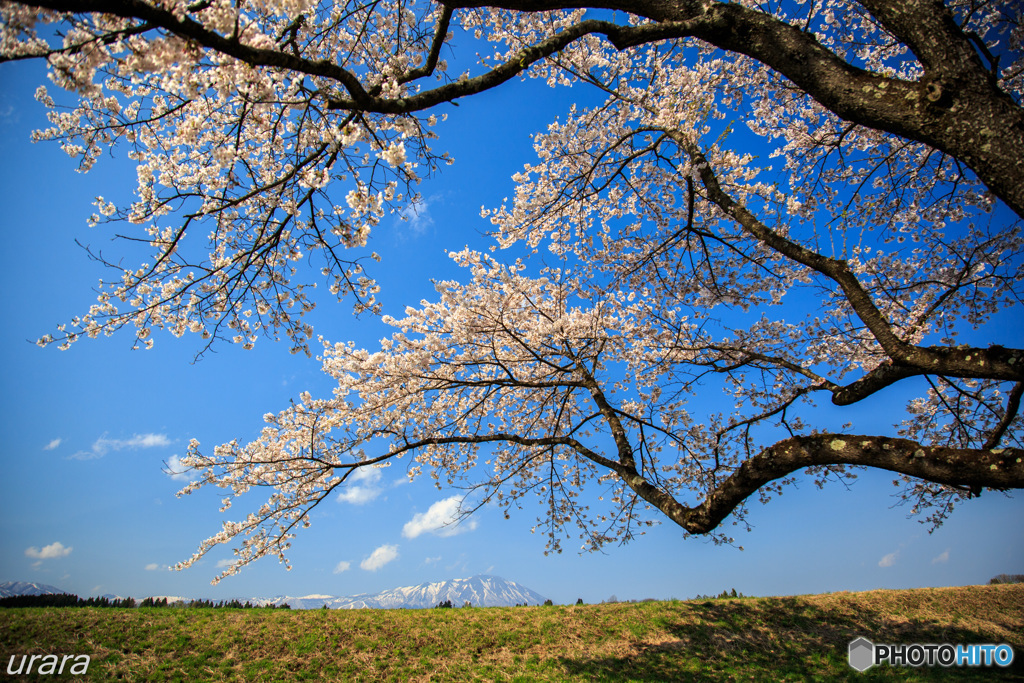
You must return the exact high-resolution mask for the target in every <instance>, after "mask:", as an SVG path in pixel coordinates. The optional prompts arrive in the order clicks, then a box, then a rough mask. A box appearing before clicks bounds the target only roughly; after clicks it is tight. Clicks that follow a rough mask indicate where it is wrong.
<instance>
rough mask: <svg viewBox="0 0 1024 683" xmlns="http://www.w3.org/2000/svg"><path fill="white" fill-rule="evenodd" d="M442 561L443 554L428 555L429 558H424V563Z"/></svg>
mask: <svg viewBox="0 0 1024 683" xmlns="http://www.w3.org/2000/svg"><path fill="white" fill-rule="evenodd" d="M440 561H441V556H440V555H438V556H437V557H428V558H426V559H424V560H423V564H437V563H438V562H440Z"/></svg>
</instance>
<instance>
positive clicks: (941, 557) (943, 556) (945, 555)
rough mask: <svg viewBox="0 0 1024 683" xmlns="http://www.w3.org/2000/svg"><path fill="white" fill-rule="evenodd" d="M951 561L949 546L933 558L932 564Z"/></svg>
mask: <svg viewBox="0 0 1024 683" xmlns="http://www.w3.org/2000/svg"><path fill="white" fill-rule="evenodd" d="M946 562H949V548H946V549H945V550H943V551H942V552H941V553H939V554H938V555H937V556H935V557H933V558H932V564H945V563H946Z"/></svg>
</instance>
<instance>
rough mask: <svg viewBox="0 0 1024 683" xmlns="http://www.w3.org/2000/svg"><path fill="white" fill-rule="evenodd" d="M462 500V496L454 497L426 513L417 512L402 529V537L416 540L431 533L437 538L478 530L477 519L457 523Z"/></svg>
mask: <svg viewBox="0 0 1024 683" xmlns="http://www.w3.org/2000/svg"><path fill="white" fill-rule="evenodd" d="M461 500H462V498H461V496H452V497H451V498H445V499H444V500H439V501H437V502H436V503H434V504H433V505H431V506H430V509H428V510H427V511H426V512H417V513H416V514H415V515H413V518H412V519H411V520H410V521H408V522H406V524H405V526H404V527H402V535H403V536H405V537H406V538H416V537H417V536H419V535H420V534H424V533H431V534H434V535H435V536H454V535H455V534H461V533H465V532H466V531H472V530H473V529H475V528H476V520H475V519H469V520H464V521H463V522H461V523H456V517H457V515H458V513H459V503H460V502H461Z"/></svg>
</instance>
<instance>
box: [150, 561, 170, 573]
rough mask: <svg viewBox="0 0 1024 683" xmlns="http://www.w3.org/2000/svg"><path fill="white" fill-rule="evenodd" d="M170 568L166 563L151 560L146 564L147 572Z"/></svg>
mask: <svg viewBox="0 0 1024 683" xmlns="http://www.w3.org/2000/svg"><path fill="white" fill-rule="evenodd" d="M168 568H169V567H167V566H166V565H162V564H158V563H156V562H150V563H149V564H147V565H146V571H147V572H158V571H161V570H163V569H168Z"/></svg>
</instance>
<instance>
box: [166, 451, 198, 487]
mask: <svg viewBox="0 0 1024 683" xmlns="http://www.w3.org/2000/svg"><path fill="white" fill-rule="evenodd" d="M164 465H165V466H166V467H165V468H164V474H166V475H167V476H168V477H170V478H171V479H174V480H175V481H195V480H196V479H198V478H199V472H197V471H196V470H193V469H189V468H188V467H185V466H184V465H182V464H181V458H180V457H178V456H177V455H172V456H171V457H169V458H167V462H166V463H164Z"/></svg>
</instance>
